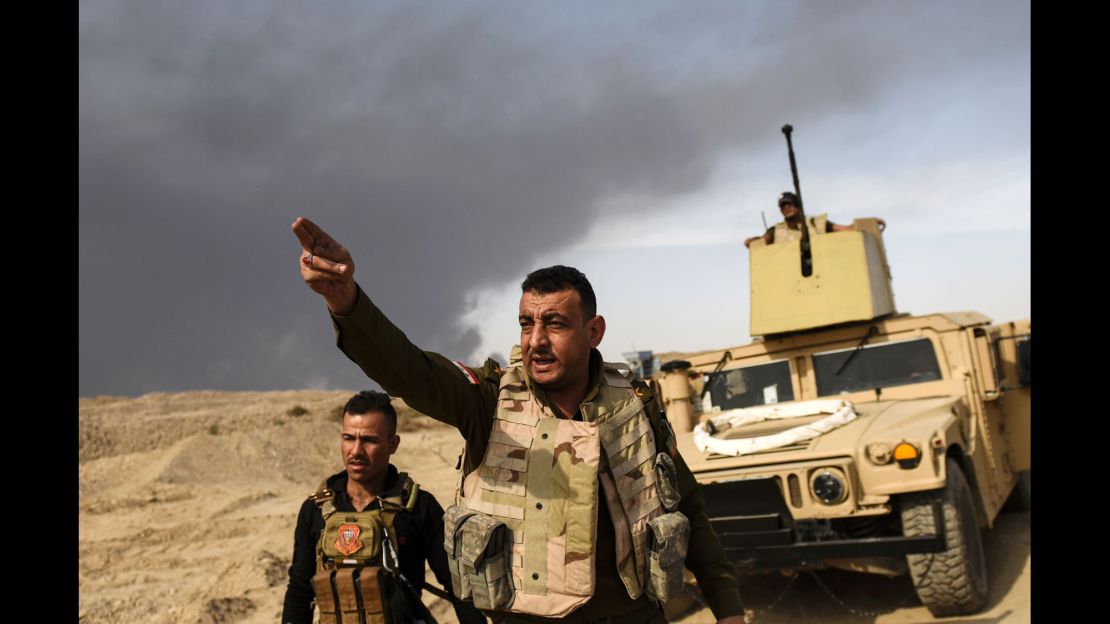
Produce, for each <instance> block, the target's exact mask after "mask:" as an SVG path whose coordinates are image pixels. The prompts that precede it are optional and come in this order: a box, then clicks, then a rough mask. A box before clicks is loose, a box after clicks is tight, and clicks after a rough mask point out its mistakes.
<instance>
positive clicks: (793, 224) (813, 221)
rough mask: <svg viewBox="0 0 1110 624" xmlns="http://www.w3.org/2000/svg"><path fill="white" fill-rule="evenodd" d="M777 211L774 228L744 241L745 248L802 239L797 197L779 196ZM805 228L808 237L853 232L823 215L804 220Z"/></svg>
mask: <svg viewBox="0 0 1110 624" xmlns="http://www.w3.org/2000/svg"><path fill="white" fill-rule="evenodd" d="M779 210H780V211H782V219H783V220H782V221H779V222H778V223H776V224H775V225H774V226H772V227H769V228H767V231H766V232H764V233H763V234H762V235H761V236H752V237H751V238H748V239H745V240H744V246H745V247H751V244H752V242H754V241H757V240H759V239H761V238H762V239H763V242H765V243H767V244H768V245H770V244H772V243H775V242H782V243H785V242H787V241H792V240H801V238H802V210H801V208H800V207H799V202H798V196H797V195H795V194H794V193H791V192H790V191H786V192H785V193H783V194H781V195H779ZM877 221H878V222H879V228H880V230H883V229H885V228H886V221H883V220H882V219H877ZM805 222H806V226H807V227H808V228H809V235H810V236H814V235H816V234H825V233H828V232H843V231H848V230H854V229H856V227H855V226H854V225H839V224H837V223H833V222H832V221H829V220H828V218H827V217H826V215H825V214H819V215H817V216H814V217H806V218H805Z"/></svg>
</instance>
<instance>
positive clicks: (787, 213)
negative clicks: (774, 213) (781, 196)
mask: <svg viewBox="0 0 1110 624" xmlns="http://www.w3.org/2000/svg"><path fill="white" fill-rule="evenodd" d="M779 210H781V211H782V218H784V219H787V220H790V219H793V218H794V217H796V216H798V207H797V206H795V205H794V202H783V203H781V204H779Z"/></svg>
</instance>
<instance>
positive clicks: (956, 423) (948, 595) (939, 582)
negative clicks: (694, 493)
mask: <svg viewBox="0 0 1110 624" xmlns="http://www.w3.org/2000/svg"><path fill="white" fill-rule="evenodd" d="M854 225H855V226H856V231H843V232H831V233H822V234H820V235H815V236H812V237H811V238H810V240H809V243H810V251H811V255H812V257H811V264H810V267H811V269H810V270H811V274H810V275H809V276H803V275H802V270H801V266H802V263H800V262H799V257H800V253H801V248H800V245H801V242H800V241H798V240H794V241H790V242H779V243H776V244H772V245H766V244H764V243H763V242H762V241H757V242H755V243H753V244H752V246H751V248H750V259H751V263H750V265H751V334H752V335H753V336H760V338H756V339H755V340H754V341H753V342H752V343H751V344H747V345H742V346H737V347H732V348H729V349H721V350H714V351H703V352H698V353H686V354H670V357H672V358H673V359H671V360H670V361H668V362H666V363H665V364H664V365H663V366H662V367H661V370H660V371H657V372H655V374H654V375H653V377H654V379H655V383H656V384H657V387H658V391H659V393H660V395H661V396H662V398H663V403H664V405H665V409H666V412H667V417H668V419H669V420H670V422H671V423H672V425H673V426H674V428H675V430H676V431H677V432H678V438H679V448H680V450H681V452H682V456H683V457H684V458H685V459H686V462H687V463H688V464H689V466H690V468H691V470H692V471H693V473H694V475H695V476H696V478H697V479H698V481H699V482H700V483H701V484H702V487H703V488H704V490H703V491H704V494H705V499H706V504H707V511H708V512H709V516H710V518H711V521H712V523H713V526H714V527H715V529H716V531H717V534H718V535H719V536H720V538H721V541H722V543H723V545H724V546H725V549H726V551H727V552H728V554H729V556H730V558H731V559H732V560H733V561H734V562H735V563H736V564H737V566H738V567H739V568H740V570H741V571H744V570H755V569H781V570H798V569H806V568H820V567H825V566H835V567H841V568H846V569H851V570H857V571H863V572H873V573H879V574H887V575H898V574H905V573H907V572H908V573H910V574H911V575H912V578H913V584H914V587H915V588H916V591H917V594H918V596H919V597H920V598H921V601H922V602H923V603H924V604H925V605H926V606H927V607H928V608H929V610H930V611H931V612H932V613H933V614H934V615H937V616H940V615H955V614H966V613H972V612H975V611H978V610H980V609H982V608H983V607H984V606H985V600H986V596H987V566H986V562H985V559H984V553H983V546H982V541H981V537H980V530H981V529H987V528H989V527H990V526H991V525H992V524H993V523H994V521H995V518H996V517H997V515H998V513H999V512H1000V510H1001V509H1002V508H1003V506H1004V505H1005V504H1006V503H1007V501H1008V500H1009V503H1010V505H1011V506H1017V507H1025V508H1027V507H1028V505H1029V494H1030V490H1029V470H1030V457H1029V455H1030V448H1029V447H1030V399H1029V395H1030V322H1029V321H1028V320H1023V321H1015V322H1007V323H992V322H991V320H990V319H988V318H987V317H986V316H984V315H982V314H979V313H976V312H947V313H934V314H926V315H922V316H914V315H910V314H904V313H898V312H897V311H896V310H895V306H894V297H893V294H892V289H891V278H890V271H889V268H888V266H887V263H886V255H885V251H884V247H883V239H882V234H881V232H880V230H879V228H878V227H876V221H875V220H874V219H859V220H857V221H856V222H855V224H854Z"/></svg>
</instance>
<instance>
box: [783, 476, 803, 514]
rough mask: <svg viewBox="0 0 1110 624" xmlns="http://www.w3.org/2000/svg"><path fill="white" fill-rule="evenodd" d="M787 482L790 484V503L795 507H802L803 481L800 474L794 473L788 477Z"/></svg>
mask: <svg viewBox="0 0 1110 624" xmlns="http://www.w3.org/2000/svg"><path fill="white" fill-rule="evenodd" d="M786 482H787V483H788V484H789V485H790V504H791V505H793V506H794V507H797V508H799V509H801V507H802V483H801V481H800V480H799V479H798V475H795V474H792V475H789V476H787V477H786Z"/></svg>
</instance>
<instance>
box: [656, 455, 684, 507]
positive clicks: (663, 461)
mask: <svg viewBox="0 0 1110 624" xmlns="http://www.w3.org/2000/svg"><path fill="white" fill-rule="evenodd" d="M655 491H656V492H657V493H658V494H659V503H660V505H662V507H663V509H664V511H674V510H676V509H678V504H679V503H680V502H681V501H682V496H681V495H680V494H679V493H678V470H677V468H675V465H674V460H673V459H671V456H670V455H667V454H666V453H659V454H658V455H656V456H655Z"/></svg>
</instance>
